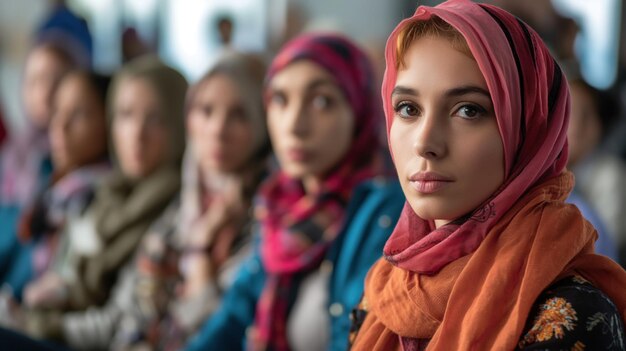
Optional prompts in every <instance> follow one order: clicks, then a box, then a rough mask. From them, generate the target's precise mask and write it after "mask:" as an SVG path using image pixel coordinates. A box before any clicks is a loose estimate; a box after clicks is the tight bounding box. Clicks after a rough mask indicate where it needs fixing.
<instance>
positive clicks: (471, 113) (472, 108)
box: [456, 105, 487, 119]
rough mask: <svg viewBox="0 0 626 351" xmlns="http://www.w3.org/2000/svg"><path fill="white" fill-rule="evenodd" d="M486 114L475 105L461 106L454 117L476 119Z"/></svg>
mask: <svg viewBox="0 0 626 351" xmlns="http://www.w3.org/2000/svg"><path fill="white" fill-rule="evenodd" d="M486 113H487V111H486V110H485V109H484V108H482V107H480V106H477V105H463V106H461V107H460V108H459V109H458V110H457V111H456V115H458V116H459V117H461V118H465V119H477V118H480V117H482V116H484V115H485V114H486Z"/></svg>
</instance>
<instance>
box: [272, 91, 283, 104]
mask: <svg viewBox="0 0 626 351" xmlns="http://www.w3.org/2000/svg"><path fill="white" fill-rule="evenodd" d="M269 104H271V105H276V106H285V105H286V104H287V97H286V96H285V94H283V93H280V92H275V93H272V94H271V95H270V98H269Z"/></svg>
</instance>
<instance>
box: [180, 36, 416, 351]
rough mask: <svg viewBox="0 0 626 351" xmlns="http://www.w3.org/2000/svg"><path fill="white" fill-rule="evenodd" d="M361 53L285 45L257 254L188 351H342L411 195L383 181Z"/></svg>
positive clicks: (271, 101) (348, 47)
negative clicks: (370, 275) (274, 166)
mask: <svg viewBox="0 0 626 351" xmlns="http://www.w3.org/2000/svg"><path fill="white" fill-rule="evenodd" d="M372 83H373V75H372V71H371V68H370V64H369V62H368V60H367V57H366V55H365V54H364V52H363V51H361V50H360V49H359V48H357V47H356V46H355V45H354V44H352V43H351V42H350V41H349V40H347V39H345V38H343V37H340V36H335V35H330V34H327V35H325V34H308V35H303V36H300V37H298V38H296V39H294V40H293V41H291V42H289V43H288V44H286V46H285V47H284V48H283V49H282V50H281V51H280V52H279V54H278V55H277V56H276V58H275V59H274V61H273V63H272V65H271V66H270V69H269V72H268V75H267V78H266V87H265V104H266V109H267V115H268V130H269V134H270V139H271V142H272V145H273V148H274V151H275V153H276V156H277V159H278V163H279V165H280V169H279V170H277V171H276V172H275V173H274V174H272V175H270V177H269V179H268V180H267V182H266V183H264V185H263V186H262V188H261V191H260V195H259V199H258V204H257V205H256V208H255V214H256V219H257V222H258V224H257V226H258V228H259V241H258V246H257V247H255V252H254V256H253V257H251V258H250V259H249V260H248V261H246V262H244V264H243V266H242V267H241V269H240V270H239V272H238V274H237V277H236V278H235V281H234V283H233V286H232V287H231V288H230V289H229V290H228V291H227V292H226V293H225V295H224V298H223V300H222V305H221V306H220V307H219V308H218V310H217V311H216V312H215V313H214V314H213V315H212V316H211V317H210V318H209V320H208V321H207V322H206V323H205V324H204V326H203V327H202V329H201V330H200V332H199V333H198V334H197V335H196V336H195V337H194V338H193V339H192V340H191V342H190V344H189V345H187V349H188V350H204V349H215V350H240V349H242V348H244V346H245V347H246V348H247V349H248V350H261V349H269V350H286V349H295V350H321V349H332V350H345V348H346V347H347V337H348V332H349V325H350V321H349V317H348V316H349V312H350V310H351V308H352V306H354V305H355V304H356V303H357V302H358V301H359V298H360V296H361V294H362V292H363V278H364V277H365V272H366V271H367V270H368V268H369V266H370V265H371V264H372V263H373V262H374V261H375V260H376V259H377V258H378V257H380V254H381V250H382V244H383V242H384V241H385V240H386V238H387V236H388V235H389V233H390V232H391V229H392V226H391V223H392V222H393V221H395V219H396V218H397V216H398V214H399V212H400V210H401V208H402V205H403V202H404V198H403V197H402V196H401V192H400V189H399V187H398V183H397V181H395V180H393V179H391V178H389V179H387V178H385V177H384V174H385V173H384V172H385V170H384V169H382V167H381V165H382V164H383V161H382V155H381V154H379V151H380V150H381V149H380V147H379V142H378V138H377V137H378V126H379V123H378V122H377V121H379V116H378V114H377V111H379V110H378V109H377V108H376V107H377V101H378V98H377V95H378V94H377V92H376V87H375V86H374V85H373V84H372Z"/></svg>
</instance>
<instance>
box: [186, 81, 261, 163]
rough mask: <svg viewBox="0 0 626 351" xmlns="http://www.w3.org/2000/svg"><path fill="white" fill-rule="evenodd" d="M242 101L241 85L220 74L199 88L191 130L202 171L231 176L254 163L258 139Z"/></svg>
mask: <svg viewBox="0 0 626 351" xmlns="http://www.w3.org/2000/svg"><path fill="white" fill-rule="evenodd" d="M242 100H243V99H242V96H241V93H240V92H239V89H238V88H237V85H236V84H235V82H234V81H233V80H232V79H230V78H229V77H228V76H226V75H225V74H217V75H215V76H213V77H211V78H209V80H208V81H206V82H204V83H202V85H201V86H200V87H199V89H198V91H197V93H196V95H195V96H194V99H193V101H192V103H191V108H190V110H189V116H188V120H187V128H188V133H189V136H190V142H191V143H192V145H193V148H194V150H195V153H196V158H197V160H198V162H199V163H200V165H201V166H202V169H204V170H211V171H217V172H220V173H230V172H235V171H238V170H240V169H241V168H242V167H243V166H245V164H246V162H247V161H249V160H250V157H251V156H252V155H251V154H252V152H253V147H254V145H255V140H254V138H255V135H254V132H253V130H252V124H251V123H250V120H249V116H246V113H247V111H246V110H245V109H244V106H243V101H242ZM259 103H260V102H259Z"/></svg>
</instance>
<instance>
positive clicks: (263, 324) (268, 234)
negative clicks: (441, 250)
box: [253, 35, 379, 350]
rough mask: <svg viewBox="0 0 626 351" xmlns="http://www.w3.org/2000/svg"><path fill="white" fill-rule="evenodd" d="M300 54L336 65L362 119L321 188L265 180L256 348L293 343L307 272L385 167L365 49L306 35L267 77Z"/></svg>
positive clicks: (342, 85) (332, 67)
mask: <svg viewBox="0 0 626 351" xmlns="http://www.w3.org/2000/svg"><path fill="white" fill-rule="evenodd" d="M296 60H311V61H313V62H314V63H316V64H318V65H320V66H321V67H322V68H324V69H326V70H328V71H329V72H330V73H331V74H332V76H333V77H335V78H336V83H337V85H338V86H339V87H340V89H341V90H342V91H343V93H344V94H345V95H346V97H347V100H348V101H349V103H350V105H351V106H352V108H353V110H354V115H355V119H356V121H355V122H356V123H355V126H356V127H355V129H356V130H355V132H354V141H353V143H352V145H351V147H350V149H349V150H348V152H347V154H346V155H345V157H344V158H343V160H342V161H340V162H339V163H338V165H337V166H336V167H335V169H333V170H332V171H331V172H330V173H329V174H328V176H327V177H326V178H325V179H324V181H323V184H322V186H321V189H320V191H319V192H318V193H317V194H305V192H304V188H303V186H302V184H301V182H300V181H297V180H294V179H290V178H289V177H288V176H287V175H286V174H284V173H278V174H276V175H275V176H274V177H272V178H271V179H270V180H269V181H268V182H267V183H266V184H265V185H264V187H263V189H262V192H261V199H260V201H259V205H258V206H257V209H256V210H257V211H256V212H257V216H258V218H259V221H260V223H261V227H262V233H263V237H262V244H261V257H262V261H263V265H264V268H265V270H266V272H267V280H266V283H265V287H264V290H263V292H262V295H261V298H260V300H259V302H258V304H257V311H256V318H255V329H256V332H257V337H258V338H257V341H258V342H259V343H260V345H257V344H255V345H253V347H254V348H255V349H266V350H289V345H288V341H287V336H286V327H287V313H288V309H289V304H290V300H291V299H292V297H293V295H294V294H295V291H296V289H297V286H296V285H297V283H296V281H295V278H296V276H297V275H298V274H299V273H304V272H309V271H311V270H314V269H316V268H317V267H319V265H320V263H321V261H322V260H323V257H324V255H325V253H326V251H327V250H328V248H329V246H330V245H331V244H332V242H333V241H334V240H335V238H336V237H337V235H338V234H339V232H340V229H341V227H342V225H343V220H344V214H345V209H346V205H347V202H348V200H349V198H350V194H351V192H352V190H353V189H354V187H355V186H356V185H357V184H358V183H360V182H362V181H364V180H366V179H368V178H371V177H372V176H374V175H375V174H376V173H377V172H376V171H377V167H376V165H375V162H374V159H375V157H374V156H373V155H375V154H376V151H377V148H378V145H379V144H378V140H377V136H376V128H375V125H376V123H377V122H376V121H377V119H378V116H376V114H375V112H374V111H378V109H377V108H376V106H375V105H374V104H375V102H376V101H377V99H376V98H375V95H374V86H373V76H372V73H371V72H372V71H371V69H370V64H369V62H368V60H367V58H366V56H365V54H364V53H363V52H362V51H361V50H360V49H358V48H357V47H356V46H354V45H353V44H352V43H350V42H349V41H348V40H346V39H344V38H342V37H339V36H335V35H305V36H301V37H298V38H296V39H294V40H293V41H291V42H289V43H288V44H287V45H286V46H285V47H284V48H283V49H282V51H281V52H280V53H279V54H278V55H277V57H276V58H275V60H274V61H273V63H272V65H271V66H270V70H269V73H268V78H267V80H268V81H270V80H271V79H272V77H273V76H274V75H275V74H276V73H277V72H279V71H280V70H282V69H283V68H285V67H286V66H288V65H289V64H291V63H292V62H294V61H296Z"/></svg>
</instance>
